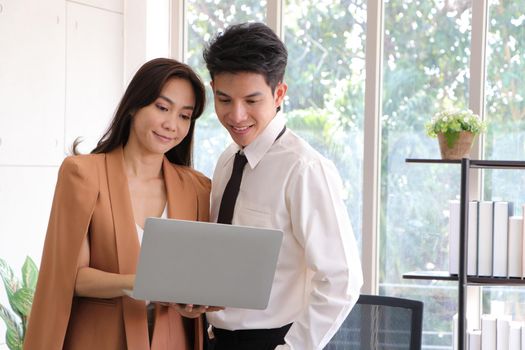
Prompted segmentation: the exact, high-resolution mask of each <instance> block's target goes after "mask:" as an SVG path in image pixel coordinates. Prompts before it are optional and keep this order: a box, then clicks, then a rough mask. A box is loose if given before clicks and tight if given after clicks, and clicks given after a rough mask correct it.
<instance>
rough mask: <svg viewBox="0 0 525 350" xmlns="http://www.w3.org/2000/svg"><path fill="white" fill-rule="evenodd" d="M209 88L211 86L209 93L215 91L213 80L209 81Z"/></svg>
mask: <svg viewBox="0 0 525 350" xmlns="http://www.w3.org/2000/svg"><path fill="white" fill-rule="evenodd" d="M210 86H211V91H214V92H215V90H213V80H211V81H210Z"/></svg>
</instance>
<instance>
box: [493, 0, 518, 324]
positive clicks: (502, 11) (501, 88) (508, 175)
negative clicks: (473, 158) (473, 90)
mask: <svg viewBox="0 0 525 350" xmlns="http://www.w3.org/2000/svg"><path fill="white" fill-rule="evenodd" d="M524 72H525V3H524V2H523V1H516V2H514V1H496V0H491V1H490V6H489V33H488V35H487V82H486V88H485V94H486V112H485V119H486V120H487V121H488V123H489V126H488V129H487V133H486V139H485V150H484V151H485V158H486V159H503V160H525V85H524V84H523V77H524ZM524 183H525V170H485V171H484V184H483V185H484V198H485V199H487V200H505V201H509V202H513V204H514V214H515V215H522V214H523V204H525V187H524V186H523V184H524ZM491 305H492V306H491ZM524 309H525V288H520V287H517V288H505V287H493V288H483V312H484V313H491V312H493V313H498V312H505V313H509V314H513V315H514V319H517V320H523V319H524V317H525V312H524Z"/></svg>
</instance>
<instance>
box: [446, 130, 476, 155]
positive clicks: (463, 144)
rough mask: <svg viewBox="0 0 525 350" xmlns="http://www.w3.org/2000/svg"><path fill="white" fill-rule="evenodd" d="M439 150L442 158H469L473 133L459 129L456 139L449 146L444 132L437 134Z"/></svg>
mask: <svg viewBox="0 0 525 350" xmlns="http://www.w3.org/2000/svg"><path fill="white" fill-rule="evenodd" d="M438 140H439V150H440V151H441V158H442V159H449V160H453V159H461V158H469V153H470V148H471V147H472V142H473V140H474V134H473V133H471V132H469V131H461V132H460V133H459V136H458V138H457V140H456V141H455V142H454V143H453V145H452V147H449V145H448V143H447V139H446V138H445V135H444V134H442V133H441V134H438Z"/></svg>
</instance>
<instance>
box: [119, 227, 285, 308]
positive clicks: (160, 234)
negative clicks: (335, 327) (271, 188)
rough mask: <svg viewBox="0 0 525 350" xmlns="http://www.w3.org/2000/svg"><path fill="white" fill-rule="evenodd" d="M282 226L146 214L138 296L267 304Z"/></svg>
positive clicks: (243, 305) (217, 303)
mask: <svg viewBox="0 0 525 350" xmlns="http://www.w3.org/2000/svg"><path fill="white" fill-rule="evenodd" d="M282 239H283V232H282V231H280V230H275V229H267V228H256V227H247V226H234V225H225V224H216V223H206V222H195V221H184V220H175V219H162V218H147V219H146V224H145V226H144V235H143V238H142V246H141V250H140V256H139V262H138V266H137V273H136V277H135V286H134V288H133V291H131V293H129V291H128V293H129V294H130V296H132V297H133V298H136V299H142V300H151V301H159V302H173V303H180V304H195V305H209V306H222V307H235V308H245V309H258V310H263V309H265V308H266V307H267V305H268V300H269V298H270V292H271V289H272V282H273V277H274V274H275V267H276V265H277V258H278V256H279V251H280V247H281V243H282Z"/></svg>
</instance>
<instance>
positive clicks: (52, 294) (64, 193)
mask: <svg viewBox="0 0 525 350" xmlns="http://www.w3.org/2000/svg"><path fill="white" fill-rule="evenodd" d="M98 181H99V180H98V174H97V166H96V162H95V159H94V158H93V157H91V156H89V155H86V156H73V157H68V158H66V159H65V160H64V162H63V163H62V165H61V167H60V170H59V173H58V180H57V184H56V188H55V195H54V198H53V204H52V207H51V215H50V218H49V224H48V228H47V234H46V239H45V242H44V250H43V253H42V260H41V263H40V272H39V277H38V282H37V287H36V292H35V297H34V300H33V305H32V309H31V314H30V316H29V324H28V328H27V333H26V336H25V342H24V349H25V350H37V349H42V350H59V349H62V347H63V343H64V338H65V335H66V330H67V326H68V321H69V316H70V313H71V306H72V302H73V296H74V289H75V280H76V274H77V261H78V254H79V251H80V246H81V243H82V241H83V240H84V237H85V236H86V234H87V232H88V229H89V223H90V220H91V216H92V214H93V211H94V208H95V204H96V201H97V198H98V193H99V185H98Z"/></svg>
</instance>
